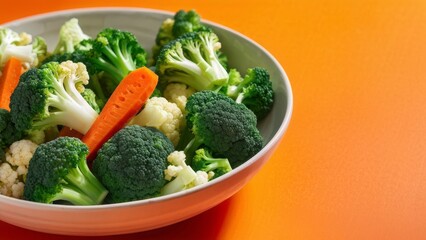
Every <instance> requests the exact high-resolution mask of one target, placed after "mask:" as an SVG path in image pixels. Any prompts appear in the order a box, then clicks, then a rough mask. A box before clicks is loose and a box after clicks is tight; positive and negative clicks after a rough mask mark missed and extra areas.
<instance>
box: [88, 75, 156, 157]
mask: <svg viewBox="0 0 426 240" xmlns="http://www.w3.org/2000/svg"><path fill="white" fill-rule="evenodd" d="M157 82H158V76H157V75H156V74H155V73H154V72H153V71H151V70H150V69H149V68H146V67H141V68H138V69H136V70H134V71H133V72H131V73H129V74H128V75H127V76H126V77H125V78H124V79H123V80H122V81H121V82H120V84H119V85H118V86H117V88H116V89H115V90H114V92H113V93H112V95H111V96H110V98H109V99H108V101H107V102H106V104H105V106H104V107H103V109H102V111H101V112H100V113H99V116H98V117H97V118H96V120H95V122H94V123H93V124H92V126H91V127H90V129H89V131H87V133H86V134H85V135H84V136H83V138H82V141H83V142H84V143H85V144H86V145H87V146H88V147H89V155H88V156H87V159H88V160H89V161H90V160H93V159H94V158H95V157H96V154H97V152H98V150H99V149H100V148H101V146H102V145H103V144H104V143H105V142H106V141H108V139H110V138H111V137H112V136H113V135H114V134H115V133H116V132H118V131H119V130H120V129H121V128H123V127H124V125H125V124H126V123H127V122H128V121H129V120H130V118H132V117H133V116H135V115H136V114H137V113H138V112H139V110H140V109H141V108H142V106H143V105H144V104H145V102H146V100H148V98H149V96H150V95H151V94H152V92H154V89H155V87H156V85H157Z"/></svg>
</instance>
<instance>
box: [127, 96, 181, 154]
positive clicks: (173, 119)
mask: <svg viewBox="0 0 426 240" xmlns="http://www.w3.org/2000/svg"><path fill="white" fill-rule="evenodd" d="M183 123H184V117H183V114H182V111H181V110H180V109H179V108H178V107H177V106H176V104H174V103H171V102H169V101H167V99H165V98H164V97H152V98H150V99H149V100H148V101H147V102H146V104H145V107H144V108H143V110H142V111H141V112H140V113H139V114H138V115H136V116H135V117H134V118H133V119H132V120H131V122H130V123H129V125H134V124H135V125H140V126H147V127H154V128H157V129H158V130H160V131H161V132H163V133H164V134H165V135H166V136H167V138H169V139H170V141H172V143H173V145H174V146H176V145H177V144H178V142H179V138H180V131H181V129H182V126H183Z"/></svg>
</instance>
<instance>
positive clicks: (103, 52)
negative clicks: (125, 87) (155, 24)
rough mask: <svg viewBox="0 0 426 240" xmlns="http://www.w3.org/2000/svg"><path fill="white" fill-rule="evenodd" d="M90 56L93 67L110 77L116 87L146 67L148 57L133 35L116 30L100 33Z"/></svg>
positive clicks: (107, 29)
mask: <svg viewBox="0 0 426 240" xmlns="http://www.w3.org/2000/svg"><path fill="white" fill-rule="evenodd" d="M89 54H90V61H91V62H92V63H93V65H94V66H95V67H96V68H97V69H98V70H99V71H104V72H105V73H107V74H108V75H110V76H111V77H112V80H113V81H114V84H115V85H118V84H119V83H120V81H121V80H122V79H123V78H124V77H125V76H126V75H127V74H128V73H129V72H131V71H133V70H135V69H137V68H139V67H142V66H145V64H146V56H147V53H146V52H145V50H144V49H143V48H142V46H141V45H140V44H139V42H138V40H137V39H136V37H135V36H134V35H133V34H132V33H130V32H126V31H120V30H118V29H114V28H106V29H104V30H102V31H101V32H100V33H98V35H97V36H96V38H95V39H94V41H93V48H92V49H91V50H90V51H89ZM95 92H96V91H95Z"/></svg>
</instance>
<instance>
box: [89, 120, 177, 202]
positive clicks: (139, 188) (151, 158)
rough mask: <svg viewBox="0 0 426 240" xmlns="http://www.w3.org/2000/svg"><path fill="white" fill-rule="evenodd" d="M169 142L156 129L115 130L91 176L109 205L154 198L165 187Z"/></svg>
mask: <svg viewBox="0 0 426 240" xmlns="http://www.w3.org/2000/svg"><path fill="white" fill-rule="evenodd" d="M173 151H174V147H173V144H172V142H171V141H170V140H169V139H168V138H167V137H166V136H165V135H164V134H163V133H161V132H160V131H159V130H157V129H155V128H151V127H141V126H138V125H132V126H127V127H125V128H123V129H121V130H120V131H118V132H117V133H116V134H115V135H114V136H113V137H112V138H111V139H109V140H108V141H107V142H106V143H105V144H104V145H103V146H102V148H101V149H100V150H99V151H98V154H97V156H96V159H95V160H94V162H93V173H94V174H95V176H97V177H98V178H99V180H100V181H101V182H102V183H103V184H104V185H105V187H106V188H107V189H108V190H109V192H110V193H109V195H108V197H107V199H106V202H108V203H118V202H128V201H134V200H139V199H146V198H150V197H155V196H158V195H159V194H160V190H161V188H162V187H163V186H164V185H165V183H166V180H165V179H164V170H165V169H166V168H167V165H168V163H167V156H168V155H169V154H170V153H171V152H173Z"/></svg>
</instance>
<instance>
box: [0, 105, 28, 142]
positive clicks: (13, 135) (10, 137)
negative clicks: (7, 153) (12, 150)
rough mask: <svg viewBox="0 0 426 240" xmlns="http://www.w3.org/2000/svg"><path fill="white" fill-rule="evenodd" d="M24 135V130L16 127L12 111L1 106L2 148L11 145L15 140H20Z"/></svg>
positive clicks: (0, 130) (0, 128) (0, 134)
mask: <svg viewBox="0 0 426 240" xmlns="http://www.w3.org/2000/svg"><path fill="white" fill-rule="evenodd" d="M23 135H24V134H23V132H21V131H18V130H17V129H16V128H15V125H14V124H13V122H12V119H11V115H10V112H9V111H7V110H6V109H2V108H0V149H5V148H6V147H9V145H10V144H12V143H13V142H15V141H17V140H20V139H21V138H22V137H23Z"/></svg>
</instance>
